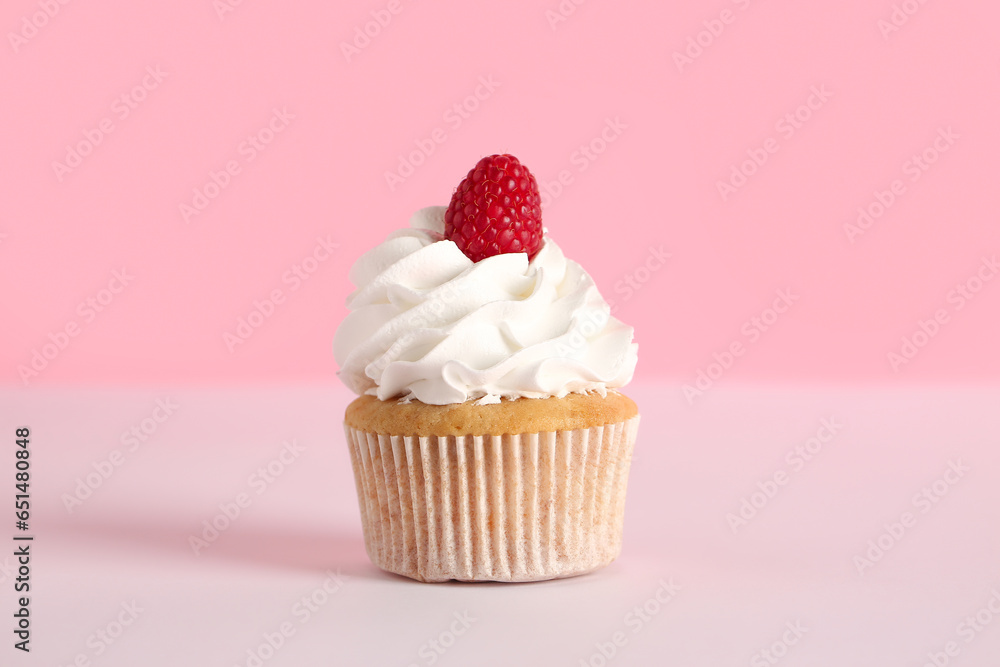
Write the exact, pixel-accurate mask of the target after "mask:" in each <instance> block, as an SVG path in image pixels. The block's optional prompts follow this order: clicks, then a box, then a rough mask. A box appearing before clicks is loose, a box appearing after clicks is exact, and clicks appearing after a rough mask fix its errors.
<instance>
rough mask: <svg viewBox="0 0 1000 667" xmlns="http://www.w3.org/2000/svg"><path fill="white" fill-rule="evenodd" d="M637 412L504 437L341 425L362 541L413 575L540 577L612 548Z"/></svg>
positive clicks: (582, 566)
mask: <svg viewBox="0 0 1000 667" xmlns="http://www.w3.org/2000/svg"><path fill="white" fill-rule="evenodd" d="M638 426H639V417H638V416H636V417H633V418H631V419H629V420H626V421H622V422H617V423H614V424H607V425H605V426H597V427H593V428H589V429H576V430H567V431H550V432H544V433H526V434H516V435H502V436H491V435H486V436H446V437H420V436H395V435H392V436H390V435H379V434H375V433H369V432H366V431H360V430H357V429H354V428H352V427H350V426H347V425H346V424H345V426H344V430H345V432H346V434H347V442H348V446H349V448H350V451H351V462H352V465H353V468H354V478H355V484H356V485H357V491H358V504H359V506H360V508H361V522H362V527H363V531H364V539H365V548H366V549H367V551H368V556H369V558H371V560H372V562H373V563H374V564H375V565H377V566H378V567H380V568H382V569H383V570H387V571H389V572H395V573H396V574H401V575H404V576H407V577H411V578H413V579H417V580H419V581H447V580H449V579H458V580H462V581H538V580H542V579H553V578H557V577H569V576H573V575H577V574H583V573H585V572H590V571H592V570H596V569H598V568H600V567H603V566H605V565H607V564H608V563H610V562H611V561H613V560H614V559H615V558H616V557H617V556H618V554H619V553H620V552H621V542H622V524H623V520H624V514H625V489H626V485H627V483H628V471H629V464H630V462H631V459H632V447H633V445H634V443H635V437H636V431H637V429H638Z"/></svg>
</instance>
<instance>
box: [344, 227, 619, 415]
mask: <svg viewBox="0 0 1000 667" xmlns="http://www.w3.org/2000/svg"><path fill="white" fill-rule="evenodd" d="M444 211H445V208H444V207H430V208H425V209H423V210H421V211H418V212H417V213H416V214H414V216H413V219H412V220H411V221H410V229H403V230H399V231H396V232H394V233H392V234H390V235H389V237H388V239H386V241H385V242H383V243H382V244H380V245H378V246H376V247H375V248H373V249H372V250H370V251H368V252H367V253H365V254H364V255H362V256H361V257H360V258H359V259H358V261H357V262H356V263H355V264H354V266H353V267H352V268H351V271H350V279H351V282H352V283H353V284H354V285H355V286H356V287H357V289H356V290H355V291H354V293H353V294H351V295H350V296H349V297H348V299H347V306H348V309H349V310H350V311H351V312H350V314H349V315H348V316H347V317H346V318H345V319H344V321H343V322H342V323H341V325H340V327H339V328H338V329H337V333H336V336H335V338H334V356H335V357H336V360H337V363H338V364H339V365H340V371H339V375H340V378H341V379H342V380H343V381H344V383H345V384H346V385H347V386H348V387H349V388H350V389H351V390H353V391H354V392H355V393H357V394H371V395H374V396H377V397H378V398H380V399H382V400H388V399H391V398H397V397H401V398H403V399H404V400H409V399H414V398H415V399H417V400H419V401H421V402H423V403H429V404H435V405H444V404H449V403H462V402H464V401H468V400H475V399H480V401H481V402H482V403H495V402H497V401H499V400H500V398H501V397H504V398H519V397H520V398H547V397H550V396H565V395H566V394H568V393H571V392H588V391H597V392H600V393H602V394H604V393H605V392H606V391H607V389H610V388H615V387H621V386H623V385H624V384H626V383H628V382H629V380H631V379H632V373H633V371H634V370H635V364H636V350H637V346H636V344H635V343H633V342H632V327H629V326H626V325H624V324H622V323H621V322H620V321H618V320H617V319H615V318H614V317H612V316H611V309H610V307H609V306H608V304H607V302H605V300H604V298H603V297H601V294H600V292H598V290H597V287H596V285H594V281H593V280H592V279H591V277H590V276H589V275H588V274H587V272H586V271H584V270H583V268H582V267H581V266H580V265H579V264H577V263H576V262H574V261H572V260H569V259H566V257H565V256H563V253H562V251H561V250H560V249H559V246H557V245H556V244H555V242H554V241H553V240H552V239H551V238H548V237H545V244H544V246H543V247H542V249H541V250H540V251H539V252H538V254H537V255H535V258H534V259H533V260H532V261H531V262H530V263H529V262H528V257H527V255H525V254H523V253H511V254H503V255H496V256H494V257H489V258H487V259H484V260H482V261H479V262H473V261H472V260H470V259H469V258H468V257H466V256H465V255H464V254H463V253H462V251H461V250H459V248H458V246H457V245H455V243H453V242H452V241H449V240H447V239H445V238H444V237H443V235H442V232H443V230H444Z"/></svg>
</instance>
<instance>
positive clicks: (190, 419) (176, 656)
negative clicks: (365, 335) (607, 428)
mask: <svg viewBox="0 0 1000 667" xmlns="http://www.w3.org/2000/svg"><path fill="white" fill-rule="evenodd" d="M627 393H629V394H630V395H632V396H633V397H634V398H635V399H636V401H637V402H638V403H639V405H640V409H641V413H642V423H641V426H640V430H639V440H638V443H637V446H636V454H635V458H634V461H633V469H632V475H631V479H630V485H629V495H628V501H627V507H626V527H625V546H624V551H623V554H622V556H621V557H620V558H619V559H618V560H617V561H616V562H615V563H613V564H612V565H611V566H610V567H608V568H606V569H604V570H602V571H599V572H597V573H594V574H591V575H587V576H584V577H577V578H573V579H567V580H560V581H553V582H541V583H533V584H513V585H512V584H460V583H450V584H420V583H416V582H412V581H409V580H407V579H404V578H400V577H396V576H393V575H388V574H385V573H382V572H381V571H379V570H377V569H376V568H375V567H374V566H372V565H371V564H370V563H369V561H368V559H367V556H366V554H365V551H364V544H363V542H362V537H361V528H360V521H359V518H358V508H357V496H356V494H355V490H354V487H353V477H352V474H351V471H350V467H349V465H350V464H349V458H348V453H347V450H346V447H345V443H344V437H343V433H342V430H341V428H342V427H341V417H342V414H343V408H344V406H345V405H346V403H347V402H348V400H349V398H350V397H349V396H348V395H347V393H346V392H345V391H344V390H343V389H342V388H340V387H338V386H333V385H331V386H326V387H316V386H312V387H269V388H260V389H247V388H238V389H221V388H216V389H181V388H172V389H171V388H164V389H160V390H153V389H83V388H59V389H52V388H38V389H28V390H22V389H17V388H7V389H3V390H0V406H2V409H0V429H2V430H0V438H6V439H7V440H9V441H10V443H9V444H8V445H4V446H3V448H2V451H4V452H7V454H5V455H3V456H0V469H2V468H6V469H7V470H9V471H10V472H9V474H8V473H0V479H7V480H8V482H6V483H4V484H3V485H0V506H10V510H9V511H8V515H9V516H8V519H9V521H8V522H6V523H3V524H0V525H3V526H5V527H4V528H2V529H0V541H4V542H7V543H8V544H10V545H13V544H14V542H13V541H12V537H13V535H14V533H15V532H16V531H15V529H14V516H13V495H14V493H15V491H14V484H13V482H12V481H10V480H11V479H12V477H13V468H14V458H13V457H14V454H13V452H14V447H15V446H14V443H13V440H14V428H15V427H16V426H21V425H28V426H30V428H31V431H32V436H31V448H32V450H31V452H32V453H31V462H32V486H31V492H32V499H33V507H32V509H33V514H32V518H31V530H30V533H31V534H34V535H35V541H34V542H33V543H32V563H31V567H32V571H31V583H32V591H31V595H32V597H31V613H32V641H31V647H32V651H31V653H30V654H23V653H21V652H20V651H15V650H14V649H13V647H12V645H13V642H14V639H13V635H12V633H11V629H10V628H12V627H13V621H12V616H11V614H12V613H13V609H14V592H13V580H12V575H11V574H10V570H11V566H12V565H14V559H13V556H11V555H6V554H10V553H12V551H13V546H11V548H10V549H7V548H4V549H3V550H2V551H0V553H2V554H5V555H4V556H0V568H2V569H0V591H3V592H2V594H0V607H2V608H0V615H2V617H3V618H5V619H7V620H6V621H4V622H3V623H0V630H2V633H0V636H3V637H5V638H6V639H5V640H4V641H5V643H6V644H7V646H3V647H2V648H0V655H2V656H4V657H3V658H2V659H0V664H2V665H21V664H24V665H60V666H62V665H69V664H74V661H76V664H80V665H86V664H92V665H128V666H136V667H138V666H143V667H154V666H158V665H212V666H215V665H218V666H220V667H231V666H233V665H251V666H252V665H258V664H260V665H268V666H269V667H270V666H282V665H296V666H308V665H379V666H381V665H400V666H406V665H431V664H435V665H443V666H448V665H520V664H525V665H572V666H574V667H575V666H578V665H587V664H590V665H594V666H595V667H597V666H600V665H605V664H606V665H678V666H695V665H710V666H713V667H723V666H728V665H733V666H737V665H750V666H751V667H755V666H756V665H771V664H781V665H783V666H786V665H787V666H788V667H794V666H797V665H801V666H810V667H811V666H830V667H833V666H847V665H849V666H851V667H865V666H869V665H870V666H872V667H889V666H891V665H899V666H900V667H920V666H922V665H924V664H925V663H926V664H934V663H933V662H930V661H931V657H930V656H929V655H928V654H929V653H930V654H931V655H934V654H939V655H936V656H935V657H936V660H937V661H938V664H951V665H958V666H959V667H995V666H996V665H1000V613H994V612H992V611H990V610H989V607H988V604H989V603H990V600H991V598H994V596H995V602H993V605H994V608H995V609H996V610H997V611H998V612H1000V451H998V449H1000V448H998V445H1000V390H998V389H996V388H970V387H951V388H948V387H926V388H905V389H902V388H895V389H892V388H873V387H863V388H852V387H847V386H845V387H839V388H831V387H823V388H815V387H770V388H769V387H749V386H743V387H737V386H726V387H717V388H714V389H712V390H711V391H709V392H707V393H706V394H705V395H704V396H703V397H701V398H700V399H698V400H697V401H696V402H695V404H694V405H689V404H688V402H687V401H686V400H685V399H684V397H683V395H682V393H681V390H680V387H679V386H678V385H677V384H666V383H664V384H639V385H633V386H632V387H630V389H629V391H628V392H627ZM157 399H161V400H168V399H169V400H170V401H172V402H174V403H176V404H177V406H178V407H177V408H176V410H174V413H173V414H172V415H170V416H169V417H167V418H166V420H165V421H163V423H160V424H157V425H156V430H155V432H153V433H152V434H151V435H149V436H148V437H147V440H146V441H145V442H141V443H139V445H138V446H137V447H134V451H130V447H129V446H127V445H123V443H122V442H121V434H122V433H123V432H126V431H128V430H129V429H130V428H132V427H133V426H136V427H139V428H141V427H142V425H143V420H144V419H146V418H148V417H150V416H151V415H152V414H153V413H154V408H155V406H156V400H157ZM160 416H161V417H162V416H163V414H162V413H160ZM823 419H832V420H834V423H839V424H842V427H839V429H838V432H837V433H836V435H834V436H833V438H832V439H830V441H829V442H828V443H826V444H825V445H823V448H822V450H821V451H819V452H818V453H817V454H816V455H815V456H814V457H813V458H812V459H811V460H809V461H802V462H801V463H793V461H794V458H793V459H791V460H789V459H786V456H787V455H788V453H789V452H793V451H794V449H795V447H796V446H797V445H803V444H805V443H806V442H807V441H808V440H809V438H810V437H812V436H814V435H815V434H816V433H817V431H818V429H820V426H821V423H822V421H821V420H823ZM153 423H154V422H152V421H147V422H146V423H145V425H146V427H147V429H148V430H149V429H150V427H151V426H152V425H153ZM824 434H825V433H824ZM290 440H294V441H295V443H296V444H297V445H298V446H299V447H301V448H302V451H301V453H300V454H299V455H298V456H297V457H296V458H294V459H291V458H290V456H291V455H290V454H286V455H285V456H286V461H287V460H291V462H290V463H288V464H287V465H286V466H284V470H283V471H282V472H281V474H280V475H279V476H277V477H274V478H272V479H273V481H272V482H271V483H269V484H267V485H266V486H264V485H262V484H261V483H260V482H258V481H256V480H253V481H251V479H250V477H251V476H252V475H254V473H255V471H256V470H257V469H258V468H259V467H261V466H266V465H267V464H268V463H269V462H270V461H272V460H274V459H275V458H276V457H278V456H279V454H280V453H281V450H282V447H283V445H282V443H283V442H284V441H290ZM115 449H117V450H119V451H120V452H121V458H120V459H119V462H120V463H121V465H119V466H116V467H114V468H113V472H112V474H111V475H110V476H109V477H108V478H107V479H106V480H103V481H102V482H101V485H100V486H99V487H98V488H97V489H96V490H94V491H93V493H92V495H91V496H90V497H88V498H87V499H86V500H84V501H82V503H81V504H80V505H78V506H74V507H73V511H72V512H70V511H68V509H67V508H66V506H65V494H73V493H74V489H75V487H76V486H77V481H76V480H77V479H78V478H80V479H85V478H86V476H87V475H88V473H91V472H93V471H94V470H95V468H94V466H95V464H96V465H98V467H101V465H100V462H101V461H103V460H106V459H107V458H108V457H109V455H111V452H112V450H115ZM792 456H793V457H794V456H795V455H794V454H792ZM8 459H9V460H8ZM952 464H954V465H955V469H959V470H960V469H962V468H968V470H967V471H965V472H963V473H962V475H961V476H960V477H959V476H957V474H956V473H949V474H948V475H949V476H950V478H951V479H952V481H953V482H954V484H949V483H948V482H947V481H943V482H938V489H939V490H940V489H944V488H946V489H947V493H946V495H944V496H943V497H941V498H938V499H937V500H938V501H937V502H935V503H933V504H930V501H921V500H919V499H916V500H915V498H914V496H915V495H916V494H919V493H921V490H922V489H923V488H924V487H928V488H933V485H934V483H935V481H936V480H941V479H945V471H946V470H948V469H949V467H950V466H951V465H952ZM104 467H105V468H107V466H104ZM277 468H278V466H277V465H276V464H275V465H274V466H273V469H277ZM797 468H800V469H797ZM781 472H784V473H785V474H787V479H786V478H782V477H781V475H780V473H781ZM775 473H779V479H785V481H786V482H787V483H785V484H784V485H781V486H778V487H777V488H776V490H775V492H774V494H773V498H770V499H768V501H767V503H766V504H764V505H763V507H762V508H760V509H759V511H758V513H757V515H756V516H754V517H753V518H752V519H751V520H749V521H748V522H747V524H746V525H745V526H742V527H741V528H739V530H737V531H736V532H735V533H734V531H733V529H732V528H731V526H730V524H729V523H728V522H727V518H726V517H727V514H729V513H736V512H738V511H739V507H740V503H741V500H742V499H743V498H745V497H749V496H750V494H752V493H753V492H754V491H756V490H757V489H758V483H760V482H763V481H764V480H766V479H773V478H774V475H775ZM262 487H263V488H262ZM772 490H774V489H772ZM258 491H261V492H260V493H259V494H258V493H257V492H258ZM240 493H247V494H248V496H249V497H250V499H251V503H250V505H249V506H248V507H246V508H244V509H243V510H242V511H241V514H240V516H239V517H238V518H237V519H235V520H234V521H232V524H231V526H230V527H229V528H228V529H227V530H225V531H224V532H222V533H221V534H220V535H219V536H218V538H217V539H216V540H215V541H214V542H212V543H211V544H209V545H208V546H207V547H206V548H204V549H202V550H201V552H200V553H199V554H198V555H195V553H194V551H193V549H192V547H191V546H190V544H189V538H190V536H191V535H198V534H200V533H201V531H202V529H203V525H202V522H203V521H205V520H210V519H211V518H212V517H213V516H214V515H215V514H216V513H218V511H219V509H218V506H219V504H220V503H226V502H232V501H233V500H234V498H236V497H237V496H238V495H239V494H240ZM932 495H933V491H932ZM7 496H9V498H7ZM756 500H757V501H758V502H760V500H761V498H760V497H757V498H756ZM904 512H910V513H911V515H912V521H910V522H909V523H910V526H909V527H907V528H905V531H904V533H903V535H902V536H901V537H900V538H899V539H898V540H897V539H895V538H890V537H883V538H882V541H883V543H884V544H885V543H891V548H890V549H889V550H888V551H887V552H886V553H885V554H884V556H882V558H881V559H880V560H878V562H874V563H872V564H871V566H870V567H865V568H864V571H863V573H862V572H859V567H858V564H857V562H856V561H855V556H863V555H864V554H865V552H866V551H867V550H868V548H869V547H868V543H869V540H876V541H877V540H878V539H879V536H880V535H881V534H882V533H883V532H884V531H885V530H886V528H884V526H885V525H886V524H892V523H894V522H898V521H900V518H901V516H902V515H903V513H904ZM8 524H9V525H8ZM328 572H332V573H333V574H334V575H337V576H336V577H335V578H331V577H330V575H329V574H328ZM338 581H339V583H338ZM324 584H326V585H327V587H328V588H329V589H331V590H332V591H333V592H332V593H327V592H326V591H324V589H323V586H324ZM665 584H666V585H673V586H677V587H679V590H677V591H676V593H675V594H672V595H673V597H672V598H670V599H669V601H668V602H666V603H660V602H657V601H656V596H657V594H658V593H659V594H660V597H661V598H667V597H669V596H670V595H671V594H666V593H665V592H664V591H665V589H664V588H663V586H664V585H665ZM310 595H313V596H314V599H315V600H317V601H321V602H322V604H315V605H314V609H315V612H309V614H308V615H307V614H306V613H305V612H304V611H303V610H304V609H305V607H302V606H299V607H296V604H297V603H299V601H300V600H301V599H302V598H303V597H308V596H310ZM123 605H125V607H123ZM130 605H131V608H132V609H134V610H135V611H133V612H132V613H131V614H130V613H128V612H127V611H123V610H124V609H128V608H129V606H130ZM643 606H646V608H647V611H646V612H644V616H640V615H638V614H637V612H636V611H635V608H636V607H639V608H641V607H643ZM977 613H978V614H979V615H980V619H981V620H984V619H985V620H987V622H986V623H985V624H983V625H976V626H975V627H976V628H978V629H976V630H973V629H972V628H973V625H971V624H968V621H967V620H966V619H968V618H969V617H970V616H971V617H973V618H974V617H975V616H976V614H977ZM456 615H457V616H456ZM133 616H134V620H133V618H132V617H133ZM462 616H464V617H465V618H466V619H467V620H466V621H465V622H464V623H460V622H458V621H456V618H459V617H462ZM994 616H995V618H994ZM473 619H474V620H473ZM120 621H129V622H130V624H129V625H127V626H122V627H119V626H118V623H119V622H120ZM283 624H285V625H284V628H285V629H286V631H287V630H289V629H290V630H292V631H293V632H289V636H288V637H287V639H285V640H284V641H283V642H282V645H281V646H280V647H279V648H278V649H277V650H276V651H268V650H265V651H264V657H266V658H267V659H266V660H262V661H260V662H257V661H256V660H255V659H254V658H253V657H252V656H251V655H250V654H249V653H248V651H256V650H257V649H258V647H259V646H260V645H261V644H262V643H263V642H264V641H265V640H264V636H265V635H267V634H269V633H274V632H276V631H280V630H281V628H282V627H283ZM796 625H797V627H798V628H800V629H799V630H798V632H797V633H792V632H790V631H787V629H788V628H789V627H795V626H796ZM4 626H10V627H9V628H7V627H4ZM119 630H120V634H119ZM459 631H460V632H459ZM102 632H104V633H111V634H115V635H117V636H116V638H114V639H113V640H112V641H111V643H110V644H109V643H107V642H105V641H104V640H102V639H100V636H101V635H100V633H102ZM616 633H620V634H617V635H616ZM105 636H108V635H107V634H105ZM616 637H617V639H618V640H619V644H620V646H615V647H614V655H613V657H611V658H610V659H607V658H604V657H603V656H602V655H601V653H600V648H601V647H602V646H603V648H604V649H605V650H606V651H607V652H610V647H611V646H614V644H613V641H614V639H615V638H616ZM108 638H109V639H110V637H108ZM785 640H787V643H786V642H785ZM432 641H436V642H437V646H439V647H440V648H439V649H438V650H437V651H436V650H435V649H434V648H433V647H432V645H431V644H430V642H432ZM776 642H777V644H776ZM793 642H794V643H793ZM949 642H954V645H953V646H951V647H950V648H951V650H952V652H953V653H956V655H954V656H948V655H947V654H945V653H944V651H945V649H946V648H949V647H948V643H949ZM276 643H277V642H276ZM442 644H447V645H448V646H447V647H445V646H443V645H442ZM769 647H771V648H773V650H774V653H775V654H780V655H781V657H780V658H778V657H775V655H774V654H772V655H771V657H770V659H769V658H768V657H767V656H765V655H764V654H762V653H760V652H761V651H762V650H764V649H768V648H769ZM81 656H82V657H81Z"/></svg>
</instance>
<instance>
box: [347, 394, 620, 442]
mask: <svg viewBox="0 0 1000 667" xmlns="http://www.w3.org/2000/svg"><path fill="white" fill-rule="evenodd" d="M637 414H639V409H638V407H636V404H635V403H634V402H633V401H632V399H630V398H629V397H628V396H625V395H624V394H621V393H619V392H616V391H609V392H608V395H607V396H606V397H604V396H601V395H600V394H597V393H589V394H568V395H566V396H565V397H563V398H556V397H551V398H519V399H516V400H506V399H504V400H502V401H501V402H500V403H495V404H492V405H477V401H466V402H465V403H454V404H450V405H428V404H426V403H421V402H420V401H416V400H414V401H411V402H409V403H401V402H400V401H398V400H397V399H392V400H389V401H382V400H379V399H378V398H376V397H374V396H360V397H358V398H357V399H355V400H354V401H352V402H351V404H350V405H348V406H347V414H346V415H345V417H344V421H345V422H346V423H347V425H348V426H351V427H352V428H356V429H358V430H361V431H367V432H369V433H379V434H384V435H418V436H439V437H440V436H449V435H505V434H508V433H511V434H513V433H541V432H545V431H565V430H573V429H585V428H591V427H594V426H603V425H605V424H613V423H616V422H622V421H625V420H627V419H630V418H632V417H634V416H636V415H637Z"/></svg>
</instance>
